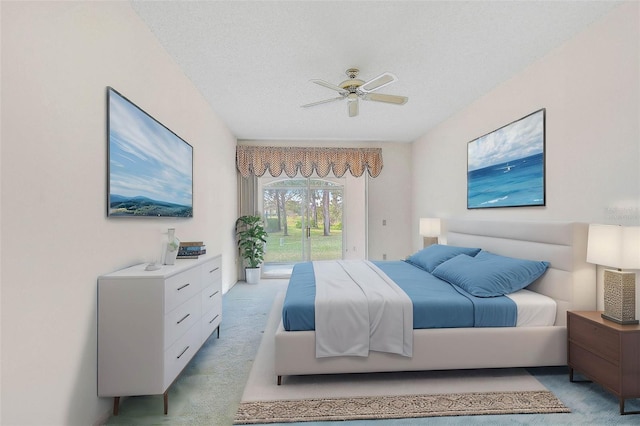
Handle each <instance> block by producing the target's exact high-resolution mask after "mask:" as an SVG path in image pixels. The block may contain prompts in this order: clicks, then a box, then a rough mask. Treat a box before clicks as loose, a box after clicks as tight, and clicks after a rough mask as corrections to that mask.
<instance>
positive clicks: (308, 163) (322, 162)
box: [236, 145, 382, 177]
mask: <svg viewBox="0 0 640 426" xmlns="http://www.w3.org/2000/svg"><path fill="white" fill-rule="evenodd" d="M236 167H237V168H238V170H239V171H240V174H241V175H242V176H243V177H248V176H250V175H256V176H262V175H264V174H265V172H266V171H267V170H269V173H270V174H271V176H274V177H276V176H280V174H282V172H283V171H284V172H285V174H286V175H287V176H289V177H294V176H296V175H297V174H298V173H300V174H301V175H302V176H304V177H309V176H311V174H313V172H314V171H315V172H316V173H317V175H318V176H320V177H325V176H327V175H328V174H329V172H330V171H333V174H334V175H335V176H336V177H342V176H343V175H344V174H345V172H346V171H347V170H349V171H350V172H351V174H352V175H353V176H355V177H359V176H362V174H363V173H364V171H365V169H366V170H367V172H369V176H371V177H377V176H378V175H379V174H380V172H381V171H382V149H381V148H313V147H309V148H303V147H284V146H282V147H280V146H244V145H241V146H237V147H236Z"/></svg>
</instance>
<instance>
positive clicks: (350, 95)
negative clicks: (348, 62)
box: [302, 68, 409, 117]
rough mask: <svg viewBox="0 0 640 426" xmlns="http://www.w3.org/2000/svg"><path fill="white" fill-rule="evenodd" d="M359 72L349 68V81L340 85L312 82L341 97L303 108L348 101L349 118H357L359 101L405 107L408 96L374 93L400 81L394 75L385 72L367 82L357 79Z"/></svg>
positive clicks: (313, 103)
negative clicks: (333, 91) (343, 100)
mask: <svg viewBox="0 0 640 426" xmlns="http://www.w3.org/2000/svg"><path fill="white" fill-rule="evenodd" d="M359 72H360V71H359V70H358V69H357V68H349V69H348V70H347V71H346V74H347V77H349V79H348V80H345V81H343V82H342V83H340V84H338V85H335V84H332V83H328V82H326V81H324V80H310V81H311V82H312V83H315V84H318V85H320V86H323V87H326V88H328V89H331V90H335V91H337V92H338V93H339V94H340V95H341V96H339V97H337V98H332V99H327V100H324V101H319V102H312V103H310V104H306V105H302V107H304V108H306V107H312V106H316V105H320V104H324V103H327V102H333V101H336V100H341V99H346V100H347V106H348V112H349V117H355V116H356V115H358V101H359V100H360V99H362V100H365V101H376V102H383V103H388V104H394V105H404V104H405V103H406V102H407V100H408V99H409V98H407V97H406V96H397V95H385V94H379V93H372V92H374V91H376V90H378V89H381V88H382V87H384V86H387V85H389V84H391V83H394V82H396V81H398V78H397V77H396V76H395V75H394V74H391V73H389V72H385V73H382V74H380V75H379V76H377V77H375V78H373V79H371V80H369V81H366V82H365V81H363V80H360V79H357V78H356V77H357V76H358V73H359Z"/></svg>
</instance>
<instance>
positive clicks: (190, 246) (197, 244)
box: [178, 241, 207, 259]
mask: <svg viewBox="0 0 640 426" xmlns="http://www.w3.org/2000/svg"><path fill="white" fill-rule="evenodd" d="M206 253H207V246H206V245H205V244H204V243H203V242H202V241H180V248H178V259H197V258H198V257H199V256H202V255H203V254H206Z"/></svg>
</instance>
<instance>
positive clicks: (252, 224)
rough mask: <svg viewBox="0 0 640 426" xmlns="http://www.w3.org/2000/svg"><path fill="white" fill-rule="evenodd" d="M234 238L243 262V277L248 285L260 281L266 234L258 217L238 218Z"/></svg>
mask: <svg viewBox="0 0 640 426" xmlns="http://www.w3.org/2000/svg"><path fill="white" fill-rule="evenodd" d="M236 236H237V238H238V248H239V249H240V256H241V257H242V259H244V261H245V266H246V268H245V276H246V281H247V283H248V284H257V283H258V281H259V280H260V265H261V264H262V261H263V260H264V250H265V245H266V243H267V236H268V234H267V232H266V231H265V229H264V224H263V223H262V217H260V216H257V215H256V216H240V217H239V218H238V220H236Z"/></svg>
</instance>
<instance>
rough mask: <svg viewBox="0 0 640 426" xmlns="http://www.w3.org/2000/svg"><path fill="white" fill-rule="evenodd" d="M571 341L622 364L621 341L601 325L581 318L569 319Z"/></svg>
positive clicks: (611, 331)
mask: <svg viewBox="0 0 640 426" xmlns="http://www.w3.org/2000/svg"><path fill="white" fill-rule="evenodd" d="M569 340H570V341H571V342H574V343H576V344H578V345H581V346H583V347H587V348H589V350H590V351H591V352H594V353H596V354H598V355H600V356H602V357H604V358H606V359H608V360H609V361H611V362H613V363H619V362H620V339H619V336H618V334H617V333H616V332H615V331H613V330H610V329H608V328H606V327H604V326H602V325H600V324H596V323H594V322H591V321H589V320H586V319H583V318H581V317H578V316H575V315H572V316H570V317H569Z"/></svg>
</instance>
